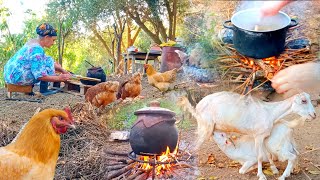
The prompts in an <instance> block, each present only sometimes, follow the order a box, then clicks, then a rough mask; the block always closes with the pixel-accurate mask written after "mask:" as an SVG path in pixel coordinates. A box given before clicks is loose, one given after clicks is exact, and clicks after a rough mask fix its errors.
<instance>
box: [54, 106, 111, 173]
mask: <svg viewBox="0 0 320 180" xmlns="http://www.w3.org/2000/svg"><path fill="white" fill-rule="evenodd" d="M72 114H73V116H74V118H75V121H76V129H69V130H68V132H67V133H66V134H64V135H61V149H60V154H59V159H58V163H57V169H56V175H55V178H56V179H75V178H85V179H101V178H102V177H103V175H104V174H105V169H106V168H105V167H104V164H105V159H104V158H103V157H102V156H103V152H102V151H103V149H104V147H105V146H106V145H107V143H106V142H105V141H106V139H107V138H108V136H109V132H108V130H107V128H106V122H99V119H98V116H97V114H96V110H95V108H93V107H92V106H91V105H89V104H86V103H77V104H76V105H75V106H74V107H73V108H72Z"/></svg>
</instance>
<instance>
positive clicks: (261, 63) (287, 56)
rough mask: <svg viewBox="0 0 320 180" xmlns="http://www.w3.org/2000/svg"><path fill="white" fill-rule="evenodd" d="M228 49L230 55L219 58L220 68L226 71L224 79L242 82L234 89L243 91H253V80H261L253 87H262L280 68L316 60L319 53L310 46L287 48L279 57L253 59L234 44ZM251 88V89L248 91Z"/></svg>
mask: <svg viewBox="0 0 320 180" xmlns="http://www.w3.org/2000/svg"><path fill="white" fill-rule="evenodd" d="M226 47H227V49H226V50H227V51H228V54H229V55H226V56H221V57H219V58H218V59H217V61H218V62H219V64H220V69H221V70H222V71H224V72H225V73H224V74H223V76H222V80H223V81H227V82H233V83H241V85H239V86H238V87H236V88H235V89H234V90H238V91H239V92H243V93H244V94H246V93H247V92H251V91H252V90H251V89H250V86H252V84H255V83H252V77H253V76H254V79H253V81H255V80H261V82H262V83H261V84H259V85H256V86H255V87H252V88H253V89H254V88H256V87H258V86H259V87H260V86H262V85H263V83H266V82H267V81H268V80H270V79H272V77H273V76H274V75H275V74H276V73H277V72H278V71H280V70H282V69H284V68H287V67H289V66H291V65H294V64H301V63H306V62H311V61H315V60H316V59H317V55H316V54H315V53H313V52H311V51H310V49H309V48H308V47H305V48H302V49H286V50H285V51H284V52H283V53H282V54H280V55H279V56H278V57H269V58H264V59H253V58H249V57H245V56H243V55H241V54H239V53H238V52H237V51H236V50H235V49H234V48H233V47H232V45H228V46H226ZM246 89H249V91H246Z"/></svg>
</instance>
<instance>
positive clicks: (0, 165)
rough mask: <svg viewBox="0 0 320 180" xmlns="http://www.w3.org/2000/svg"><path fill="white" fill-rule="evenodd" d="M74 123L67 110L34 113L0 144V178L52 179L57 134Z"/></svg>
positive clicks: (56, 151) (48, 110) (57, 145)
mask: <svg viewBox="0 0 320 180" xmlns="http://www.w3.org/2000/svg"><path fill="white" fill-rule="evenodd" d="M73 123H74V121H73V118H72V116H71V113H70V110H69V109H65V111H62V110H56V109H46V110H43V111H41V112H40V113H37V114H36V115H34V116H33V117H32V118H31V119H30V120H29V121H28V122H27V123H26V125H25V126H24V127H23V128H22V129H21V130H20V132H19V134H18V135H17V137H16V138H15V139H14V140H13V141H12V142H11V143H10V144H8V145H7V146H4V147H0V179H53V178H54V174H55V168H56V164H57V160H58V155H59V151H60V134H63V133H65V132H66V131H67V129H68V128H69V127H74V125H73Z"/></svg>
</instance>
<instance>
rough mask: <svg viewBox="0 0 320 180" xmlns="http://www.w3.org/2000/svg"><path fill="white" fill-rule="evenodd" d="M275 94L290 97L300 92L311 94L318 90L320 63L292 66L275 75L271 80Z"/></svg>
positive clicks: (319, 84)
mask: <svg viewBox="0 0 320 180" xmlns="http://www.w3.org/2000/svg"><path fill="white" fill-rule="evenodd" d="M271 82H272V87H273V88H274V89H275V90H276V91H277V93H285V95H286V96H288V97H290V96H292V95H294V94H297V93H300V92H312V91H315V90H319V89H318V88H320V63H306V64H298V65H292V66H290V67H288V68H286V69H284V70H281V71H280V72H279V73H277V74H276V75H275V76H274V77H273V78H272V80H271Z"/></svg>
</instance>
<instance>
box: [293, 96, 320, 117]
mask: <svg viewBox="0 0 320 180" xmlns="http://www.w3.org/2000/svg"><path fill="white" fill-rule="evenodd" d="M292 111H293V112H294V113H297V114H299V115H300V116H301V117H303V118H307V119H315V118H316V112H315V109H314V107H313V105H312V103H311V99H310V95H309V94H307V93H305V92H302V93H300V94H297V95H295V96H294V97H293V103H292Z"/></svg>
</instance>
